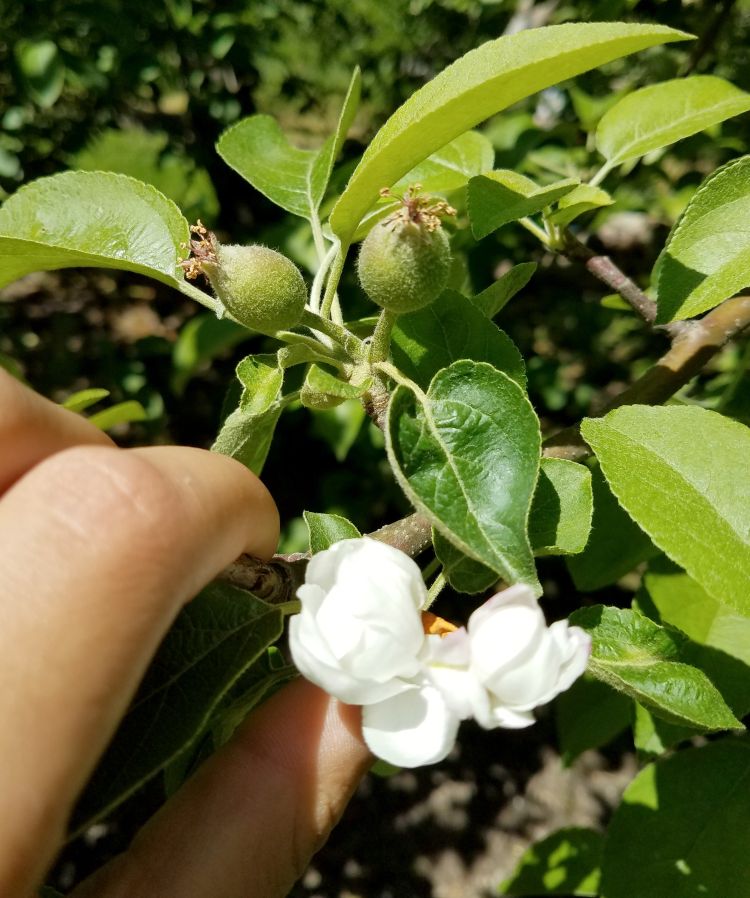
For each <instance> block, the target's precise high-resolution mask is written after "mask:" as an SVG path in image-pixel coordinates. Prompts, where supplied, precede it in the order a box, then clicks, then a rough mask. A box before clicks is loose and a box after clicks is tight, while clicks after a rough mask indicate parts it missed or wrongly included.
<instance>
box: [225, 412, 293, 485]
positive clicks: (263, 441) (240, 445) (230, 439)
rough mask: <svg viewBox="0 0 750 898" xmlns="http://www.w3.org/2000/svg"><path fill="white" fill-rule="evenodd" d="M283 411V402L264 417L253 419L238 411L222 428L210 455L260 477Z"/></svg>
mask: <svg viewBox="0 0 750 898" xmlns="http://www.w3.org/2000/svg"><path fill="white" fill-rule="evenodd" d="M282 410H283V405H282V403H280V402H277V403H274V405H272V406H271V407H270V408H269V409H268V410H267V411H265V412H263V414H262V415H253V414H251V413H250V412H246V411H245V410H244V409H243V408H242V407H240V408H237V409H235V410H234V411H233V412H232V413H231V414H230V415H229V416H228V417H227V419H226V420H225V421H224V423H223V424H222V427H221V430H220V431H219V434H218V436H217V437H216V441H215V442H214V444H213V446H211V451H212V452H220V453H221V454H222V455H228V456H229V457H230V458H236V459H237V461H239V462H242V464H243V465H245V467H246V468H249V469H250V470H251V471H252V472H253V473H254V474H260V472H261V471H262V470H263V465H264V464H265V461H266V457H267V456H268V450H269V449H270V448H271V440H273V432H274V430H275V429H276V423H277V422H278V420H279V418H280V417H281V412H282Z"/></svg>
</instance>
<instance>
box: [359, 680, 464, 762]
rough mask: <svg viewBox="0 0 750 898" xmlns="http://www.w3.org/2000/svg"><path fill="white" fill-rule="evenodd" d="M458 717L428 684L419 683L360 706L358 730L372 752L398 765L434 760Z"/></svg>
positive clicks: (446, 746)
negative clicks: (380, 700) (393, 694)
mask: <svg viewBox="0 0 750 898" xmlns="http://www.w3.org/2000/svg"><path fill="white" fill-rule="evenodd" d="M458 724H459V719H458V717H457V715H456V714H454V713H453V712H452V711H451V710H450V708H449V707H448V706H447V704H446V703H445V701H444V700H443V697H442V695H441V694H440V692H439V691H438V690H437V689H436V688H435V687H434V686H432V685H428V684H422V685H420V686H414V687H412V688H411V689H409V690H407V691H405V692H402V693H401V694H400V695H397V696H394V697H393V698H389V699H386V700H385V701H382V702H378V703H377V704H372V705H366V706H365V707H364V708H363V709H362V734H363V735H364V738H365V742H366V743H367V745H368V746H369V748H370V750H371V751H372V752H373V754H375V755H377V757H379V758H382V759H383V760H384V761H388V762H389V763H391V764H395V765H397V766H398V767H419V766H421V765H422V764H434V763H435V762H436V761H442V760H443V759H444V758H445V757H447V755H448V753H449V752H450V750H451V748H453V745H454V743H455V741H456V734H457V732H458Z"/></svg>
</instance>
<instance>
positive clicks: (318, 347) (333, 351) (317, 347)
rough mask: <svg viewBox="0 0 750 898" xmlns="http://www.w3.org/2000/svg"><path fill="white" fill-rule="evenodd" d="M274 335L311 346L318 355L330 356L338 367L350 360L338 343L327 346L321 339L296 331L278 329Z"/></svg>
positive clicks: (287, 340) (278, 338)
mask: <svg viewBox="0 0 750 898" xmlns="http://www.w3.org/2000/svg"><path fill="white" fill-rule="evenodd" d="M273 336H274V338H275V339H276V340H281V342H283V343H289V344H297V345H299V344H302V345H303V346H309V347H310V349H312V350H314V351H315V352H316V353H317V354H318V355H323V356H326V358H330V360H331V364H332V365H336V366H338V367H341V366H342V365H344V363H346V362H348V361H350V359H349V356H348V355H347V354H346V353H345V352H344V351H343V350H341V349H340V348H339V346H338V345H335V346H333V347H329V346H325V345H324V344H323V343H321V342H320V340H316V339H315V338H314V337H308V336H307V335H306V334H295V333H294V331H276V333H275V334H273Z"/></svg>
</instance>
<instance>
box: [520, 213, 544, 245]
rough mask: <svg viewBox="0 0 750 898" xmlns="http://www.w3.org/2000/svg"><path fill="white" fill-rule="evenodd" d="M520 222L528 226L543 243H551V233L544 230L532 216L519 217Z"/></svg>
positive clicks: (523, 225)
mask: <svg viewBox="0 0 750 898" xmlns="http://www.w3.org/2000/svg"><path fill="white" fill-rule="evenodd" d="M518 223H519V224H520V225H521V226H522V227H524V228H526V230H527V231H529V232H530V233H531V234H533V235H534V236H535V237H536V238H537V240H539V241H540V242H541V243H543V244H544V245H545V246H549V245H550V239H549V234H548V233H547V232H546V231H545V230H544V228H540V227H539V225H538V224H537V223H536V222H535V221H533V220H532V219H531V218H528V217H525V218H519V219H518Z"/></svg>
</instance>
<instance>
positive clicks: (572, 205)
mask: <svg viewBox="0 0 750 898" xmlns="http://www.w3.org/2000/svg"><path fill="white" fill-rule="evenodd" d="M612 203H614V200H613V199H612V197H611V196H610V195H609V194H608V193H607V191H606V190H602V189H601V187H592V186H591V185H590V184H579V185H578V187H576V188H574V189H573V190H571V191H570V193H566V194H565V196H563V197H561V198H560V201H559V202H558V204H557V209H555V211H554V212H553V213H552V215H550V221H552V222H554V223H555V224H556V225H558V226H559V227H561V228H566V227H567V226H568V225H569V224H570V223H571V222H572V221H575V220H576V218H578V217H579V216H581V215H583V214H584V213H586V212H591V211H592V210H593V209H601V208H602V207H603V206H611V205H612Z"/></svg>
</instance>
